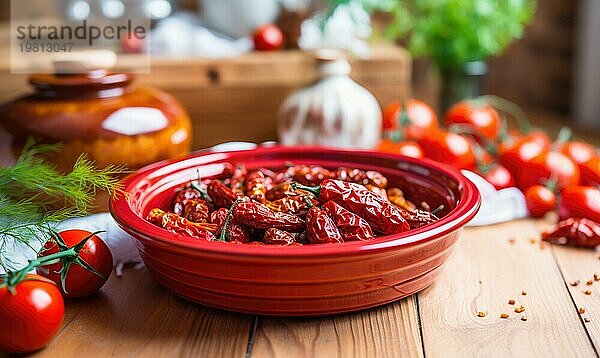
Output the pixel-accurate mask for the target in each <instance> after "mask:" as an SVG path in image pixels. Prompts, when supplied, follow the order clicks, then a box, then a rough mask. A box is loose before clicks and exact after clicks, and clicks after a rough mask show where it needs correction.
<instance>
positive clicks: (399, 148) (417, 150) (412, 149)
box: [376, 139, 423, 159]
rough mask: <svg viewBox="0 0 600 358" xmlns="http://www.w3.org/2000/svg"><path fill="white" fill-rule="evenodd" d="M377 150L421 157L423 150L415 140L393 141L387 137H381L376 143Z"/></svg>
mask: <svg viewBox="0 0 600 358" xmlns="http://www.w3.org/2000/svg"><path fill="white" fill-rule="evenodd" d="M376 150H377V151H378V152H383V153H392V154H400V155H404V156H405V157H411V158H417V159H421V158H423V150H422V149H421V146H420V145H419V144H417V143H416V142H393V141H391V140H389V139H383V140H381V141H380V142H379V144H378V145H377V149H376Z"/></svg>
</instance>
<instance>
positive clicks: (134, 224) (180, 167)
mask: <svg viewBox="0 0 600 358" xmlns="http://www.w3.org/2000/svg"><path fill="white" fill-rule="evenodd" d="M289 162H293V163H295V164H316V165H322V166H324V167H328V168H337V167H340V166H345V167H357V168H361V169H365V170H379V171H381V172H382V173H383V174H385V175H386V176H387V178H388V180H389V182H390V183H391V184H392V185H394V186H399V187H401V188H402V189H403V190H404V192H405V193H406V195H407V197H408V198H411V199H412V200H413V201H416V202H421V201H422V200H426V201H427V202H428V203H429V204H430V205H431V206H432V207H437V206H439V205H441V204H444V206H445V209H444V210H443V211H442V215H443V217H442V218H441V219H440V220H439V221H437V222H435V223H433V224H430V225H426V226H423V227H421V228H419V229H416V230H411V231H408V232H404V233H401V234H397V235H391V236H384V237H380V238H377V239H374V240H371V241H362V242H348V243H343V244H324V245H305V246H301V247H268V246H267V247H265V246H253V245H233V244H228V243H222V242H207V241H200V240H195V239H191V238H186V237H181V236H178V235H176V234H172V233H170V232H168V231H166V230H164V229H162V228H159V227H157V226H154V225H152V224H150V223H148V222H146V220H144V219H143V218H144V217H145V216H146V214H147V213H148V212H149V211H150V210H151V209H152V208H154V207H161V208H163V209H166V208H168V207H169V206H170V202H171V200H172V199H173V197H174V195H175V194H174V193H175V189H176V188H177V187H180V186H181V185H183V184H184V183H186V182H188V181H189V180H192V179H194V178H197V176H198V171H199V174H200V176H201V177H202V178H210V177H214V176H218V175H219V174H220V173H221V172H222V171H223V169H224V168H225V165H226V163H243V164H244V165H246V167H247V168H248V169H252V168H258V167H267V168H281V167H283V166H284V165H285V164H286V163H289ZM125 193H126V194H125V195H121V196H119V197H117V198H114V199H113V200H112V201H111V213H112V215H113V217H114V218H115V220H116V221H117V223H118V224H119V225H120V226H121V227H122V228H123V229H124V230H125V231H126V232H128V233H129V234H131V235H132V236H133V237H134V238H135V239H136V240H135V241H136V245H137V248H138V249H139V251H140V254H141V256H142V259H143V260H144V262H145V264H146V266H147V267H148V269H149V270H150V272H151V273H152V274H153V275H154V277H155V278H156V280H157V281H158V282H159V283H161V284H162V285H163V286H165V287H166V288H167V289H169V290H170V291H172V292H174V293H175V294H177V295H179V296H181V297H184V298H186V299H189V300H192V301H195V302H198V303H201V304H204V305H207V306H211V307H216V308H222V309H227V310H232V311H238V312H245V313H253V314H262V315H277V316H313V315H325V314H335V313H341V312H350V311H357V310H362V309H366V308H369V307H374V306H378V305H382V304H385V303H388V302H392V301H395V300H398V299H400V298H403V297H405V296H408V295H411V294H413V293H415V292H417V291H420V290H422V289H423V288H425V287H427V286H429V285H430V284H431V283H433V281H434V280H435V278H436V277H437V276H438V274H439V273H440V269H441V267H442V265H443V263H444V262H445V261H446V259H447V258H448V256H449V255H450V253H451V251H452V247H453V246H454V243H455V242H456V240H457V239H458V236H459V235H460V232H461V229H462V227H463V226H464V225H465V224H466V223H467V222H468V221H469V220H470V219H471V218H473V216H474V215H475V213H476V212H477V210H478V209H479V205H480V197H479V193H478V191H477V188H476V187H475V186H474V185H473V183H471V182H470V181H469V180H467V179H466V178H465V177H463V176H462V175H461V174H460V173H459V172H458V171H456V170H454V169H452V168H450V167H448V166H445V165H443V164H439V163H434V162H432V161H427V160H415V159H410V158H405V157H400V156H396V155H393V154H383V153H376V152H366V151H365V152H356V151H352V152H351V151H344V150H332V149H324V148H306V147H304V148H289V147H287V148H285V147H271V148H261V149H255V150H247V151H237V152H225V153H212V152H202V153H197V154H194V155H192V156H190V157H188V158H185V159H183V160H179V161H170V162H161V163H157V164H154V165H151V166H148V167H146V168H143V169H141V170H139V171H138V172H136V173H135V174H133V175H132V176H130V177H129V178H128V179H127V180H126V181H125Z"/></svg>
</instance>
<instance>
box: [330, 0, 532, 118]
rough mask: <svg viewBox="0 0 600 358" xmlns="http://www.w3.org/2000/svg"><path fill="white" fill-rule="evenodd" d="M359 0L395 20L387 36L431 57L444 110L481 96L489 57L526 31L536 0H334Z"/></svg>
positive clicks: (335, 0) (343, 0) (342, 0)
mask: <svg viewBox="0 0 600 358" xmlns="http://www.w3.org/2000/svg"><path fill="white" fill-rule="evenodd" d="M331 1H333V6H334V7H335V6H337V5H339V4H341V3H347V2H350V1H360V2H361V3H362V4H363V5H364V6H365V7H366V8H367V9H369V10H376V11H383V12H385V13H388V14H389V15H391V18H392V21H391V22H390V23H389V25H388V26H387V28H386V29H385V36H386V37H387V38H389V39H392V40H405V41H406V44H407V46H408V49H409V50H410V51H411V53H412V54H413V56H414V57H415V58H418V57H429V58H430V59H431V60H432V62H433V63H434V65H435V67H436V68H437V70H438V71H439V73H440V76H441V78H442V96H441V107H442V109H446V108H448V106H449V105H450V104H451V103H453V102H454V101H456V100H458V99H461V98H465V97H475V96H477V95H479V94H480V93H478V92H479V88H478V82H479V81H478V78H477V77H480V76H481V75H483V74H485V72H486V64H485V61H486V60H487V59H489V58H490V57H492V56H495V55H498V54H500V53H501V52H502V51H503V50H504V49H505V48H506V47H507V46H508V45H509V44H510V43H511V42H512V41H514V40H515V39H518V38H520V37H521V36H522V34H523V29H524V27H525V25H526V24H527V23H528V22H529V21H530V20H531V18H532V15H533V13H534V11H535V0H331Z"/></svg>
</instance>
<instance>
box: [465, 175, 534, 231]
mask: <svg viewBox="0 0 600 358" xmlns="http://www.w3.org/2000/svg"><path fill="white" fill-rule="evenodd" d="M461 173H462V174H463V175H464V176H465V177H467V179H469V180H470V181H472V182H473V184H475V186H477V189H479V194H481V208H480V209H479V212H478V213H477V215H475V217H474V218H473V220H471V221H470V222H469V224H467V226H484V225H491V224H497V223H501V222H505V221H510V220H515V219H520V218H524V217H526V216H527V215H528V213H527V206H526V205H525V195H523V193H522V192H521V191H520V190H519V189H517V188H514V187H513V188H506V189H502V190H496V188H494V186H493V185H492V184H490V183H488V182H487V181H486V180H485V179H484V178H482V177H481V176H479V175H478V174H475V173H473V172H471V171H468V170H462V171H461Z"/></svg>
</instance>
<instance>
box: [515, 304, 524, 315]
mask: <svg viewBox="0 0 600 358" xmlns="http://www.w3.org/2000/svg"><path fill="white" fill-rule="evenodd" d="M523 311H525V307H524V306H523V305H521V306H519V307H517V308H515V312H517V313H521V312H523Z"/></svg>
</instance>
